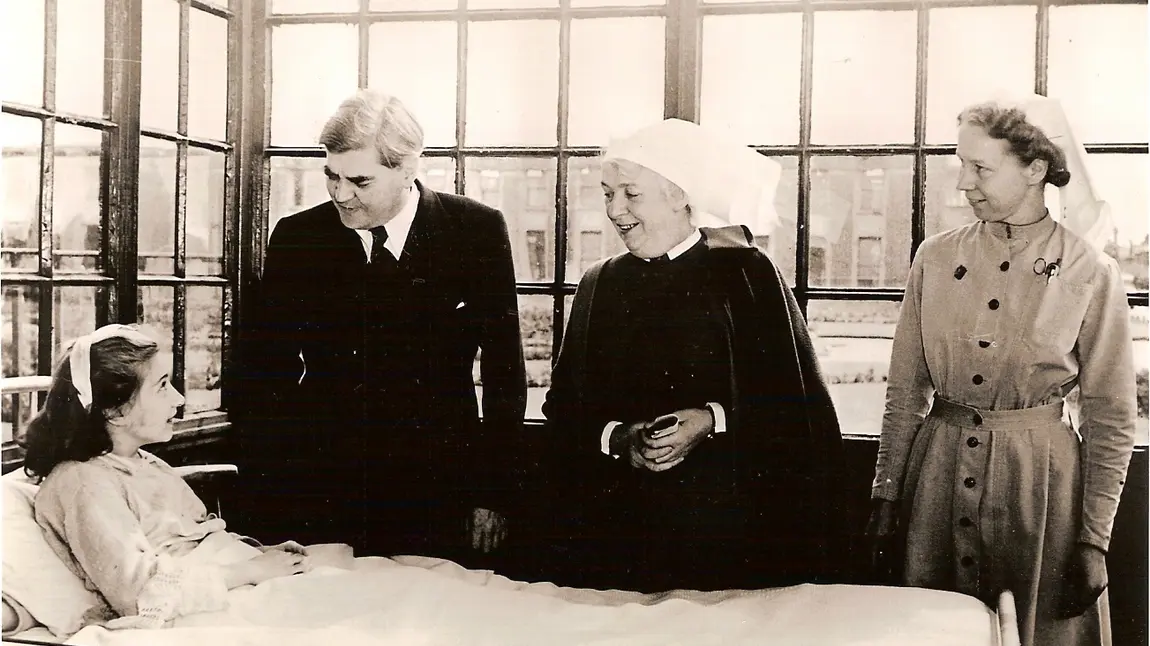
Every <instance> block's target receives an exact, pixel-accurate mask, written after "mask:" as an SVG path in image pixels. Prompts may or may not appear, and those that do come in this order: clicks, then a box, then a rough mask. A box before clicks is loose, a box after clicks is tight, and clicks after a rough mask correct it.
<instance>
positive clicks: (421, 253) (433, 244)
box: [400, 180, 447, 282]
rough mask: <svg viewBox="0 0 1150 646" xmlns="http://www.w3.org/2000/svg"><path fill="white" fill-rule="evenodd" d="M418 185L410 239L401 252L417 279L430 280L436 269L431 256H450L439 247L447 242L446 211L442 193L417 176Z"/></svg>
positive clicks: (402, 259) (401, 259)
mask: <svg viewBox="0 0 1150 646" xmlns="http://www.w3.org/2000/svg"><path fill="white" fill-rule="evenodd" d="M415 187H416V189H417V190H419V206H418V207H417V208H416V210H415V220H414V221H413V222H412V223H411V231H410V232H408V234H407V241H406V242H405V243H404V245H403V253H402V254H401V256H400V265H401V266H403V267H405V268H406V269H407V270H408V271H409V272H411V276H412V278H413V279H414V280H415V281H417V282H418V281H423V282H427V281H428V280H429V279H430V278H432V276H431V272H432V271H433V270H434V269H435V263H433V262H431V260H432V258H443V257H447V256H444V255H442V249H440V247H441V246H442V245H443V244H444V235H443V224H444V222H443V220H444V216H445V213H444V211H443V205H442V204H441V203H440V201H439V196H438V195H436V194H435V191H432V190H430V189H428V188H425V187H424V186H423V185H422V184H420V182H419V180H416V182H415Z"/></svg>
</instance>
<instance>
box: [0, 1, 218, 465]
mask: <svg viewBox="0 0 1150 646" xmlns="http://www.w3.org/2000/svg"><path fill="white" fill-rule="evenodd" d="M233 4H235V5H236V6H237V7H238V6H240V5H239V4H236V3H233ZM10 5H11V6H10V7H9V10H8V11H7V12H6V16H5V21H4V27H3V29H4V36H3V43H4V44H3V47H4V55H5V59H6V60H8V61H18V63H16V62H13V63H12V64H10V65H6V67H5V82H6V89H7V90H8V91H7V92H6V93H5V95H4V103H3V114H2V115H0V128H2V131H3V136H2V141H3V143H4V151H3V168H2V172H3V178H4V185H5V186H4V193H3V195H4V225H3V230H2V232H0V246H2V256H3V260H2V262H3V271H4V274H5V275H4V290H3V291H4V312H3V326H4V347H3V354H4V366H3V374H4V376H5V377H13V376H28V375H36V374H41V375H46V374H50V373H51V369H52V363H53V361H54V358H55V357H57V356H58V355H59V353H60V351H61V348H62V346H63V344H65V343H67V342H68V341H69V340H71V339H73V338H75V337H76V336H78V335H80V334H83V333H86V332H88V331H91V330H92V329H93V328H94V327H95V326H98V325H101V324H104V323H108V322H139V323H142V324H144V325H145V326H146V327H148V328H149V329H150V331H151V333H152V334H153V335H154V336H155V337H156V338H157V339H159V340H160V341H161V344H162V345H163V347H164V348H165V349H167V350H170V351H171V352H172V353H173V357H174V365H175V369H174V374H173V382H174V383H175V384H176V385H177V387H179V388H180V389H181V390H182V391H184V392H185V394H186V395H187V403H186V404H185V405H184V407H183V409H182V410H181V411H180V414H181V417H182V418H183V420H182V421H181V422H180V424H179V426H180V427H181V428H188V427H205V426H209V425H212V424H218V423H219V422H221V421H222V420H223V419H224V418H223V415H222V413H221V412H220V411H221V409H222V406H223V402H222V397H221V386H222V384H223V383H224V379H223V365H224V363H225V348H226V347H227V337H228V332H229V330H228V326H226V325H225V312H228V311H229V307H230V304H231V302H232V299H233V298H234V294H235V291H236V287H237V285H236V282H235V276H236V274H235V269H234V268H235V260H236V258H237V256H238V254H237V252H236V250H235V247H234V245H235V239H234V232H235V222H236V215H235V214H236V211H235V208H234V205H235V200H236V181H235V180H234V179H229V178H233V177H234V176H235V169H236V163H237V160H236V156H235V146H234V144H233V141H234V138H235V133H234V132H233V130H234V127H235V126H234V124H235V123H236V115H237V114H238V113H237V112H236V110H237V108H238V106H237V105H235V102H234V101H233V100H232V97H233V95H234V94H235V90H236V88H237V87H238V85H237V84H238V78H237V77H235V75H234V74H233V72H234V70H235V68H236V65H235V64H234V63H233V62H232V58H230V57H231V56H232V55H234V53H235V52H233V51H232V50H231V48H230V46H229V43H231V42H234V41H235V40H236V39H235V36H234V34H230V31H231V30H233V29H237V28H238V24H237V20H239V18H238V17H237V15H236V14H235V13H234V12H233V10H232V9H230V8H229V7H228V6H227V2H226V1H224V0H221V2H219V3H215V4H213V3H210V2H203V1H201V0H147V1H145V2H141V1H140V0H108V1H107V2H92V1H90V0H38V1H34V2H16V3H10ZM236 33H238V32H236ZM229 246H230V247H229ZM36 405H37V402H36V401H35V398H34V397H33V398H29V397H27V396H24V397H23V398H20V397H13V398H5V401H4V441H5V442H9V441H10V440H12V439H13V437H12V434H13V427H14V425H16V426H17V427H18V426H19V422H22V421H23V420H24V419H26V417H27V415H28V413H29V412H30V411H31V410H32V409H34V408H35V406H36Z"/></svg>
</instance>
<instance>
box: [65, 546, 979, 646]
mask: <svg viewBox="0 0 1150 646" xmlns="http://www.w3.org/2000/svg"><path fill="white" fill-rule="evenodd" d="M355 567H356V569H355V570H354V571H348V570H338V569H335V568H320V569H317V570H314V571H312V572H310V573H308V574H303V575H299V576H295V577H290V578H282V579H274V580H272V581H267V582H265V583H263V584H261V585H259V586H254V587H250V586H249V587H246V588H242V589H237V590H233V591H232V592H231V593H230V599H229V600H230V607H229V609H228V610H227V611H226V612H219V613H205V614H200V615H193V616H189V617H184V618H181V619H178V620H176V621H175V622H173V625H172V626H171V627H168V628H164V629H162V630H123V631H109V630H107V629H104V628H102V627H97V626H89V627H88V628H85V629H84V630H82V631H80V632H79V633H77V634H76V635H75V636H73V638H72V639H70V640H69V641H68V642H67V643H69V644H77V645H82V646H104V645H106V646H157V645H159V646H163V645H171V646H185V645H187V646H193V645H195V646H199V645H201V644H210V645H212V646H224V645H231V644H243V645H245V646H247V645H250V646H293V645H297V644H298V645H300V646H302V645H304V644H308V645H311V644H341V645H358V644H403V645H404V646H407V645H413V646H432V645H439V644H453V645H454V644H475V645H486V644H491V645H493V646H494V645H498V646H510V645H514V644H531V645H533V646H534V645H536V644H548V645H555V646H559V645H567V644H595V645H606V644H628V645H630V644H639V645H644V644H650V645H656V644H657V645H664V644H756V645H758V644H778V645H789V644H795V645H798V644H803V645H807V644H820V645H822V644H828V645H832V644H833V645H844V646H845V645H850V646H871V645H874V646H877V645H879V644H881V645H883V646H898V645H902V644H906V645H910V644H914V645H916V646H918V645H921V644H932V645H937V646H946V645H950V644H953V645H955V646H959V645H961V646H983V645H985V646H991V645H996V644H998V637H997V630H998V629H997V620H996V617H995V614H994V612H993V611H992V610H990V609H989V608H987V607H986V606H985V605H983V604H982V603H981V602H979V601H977V600H976V599H973V598H970V597H966V596H963V595H959V594H954V593H949V592H937V591H930V590H921V589H910V588H880V587H870V586H816V585H800V586H794V587H789V588H777V589H771V590H758V591H748V592H716V593H700V592H674V593H665V594H660V595H641V594H638V593H634V592H619V591H607V592H602V591H596V590H582V589H574V588H559V587H556V586H554V585H551V584H547V583H534V584H526V583H519V582H515V581H511V580H509V579H507V578H505V577H502V576H498V575H493V574H491V573H490V572H485V571H473V570H466V569H464V568H462V567H460V566H458V565H456V564H455V563H451V562H448V561H442V560H438V559H425V558H421V557H397V558H396V559H394V560H393V559H382V558H360V559H356V562H355Z"/></svg>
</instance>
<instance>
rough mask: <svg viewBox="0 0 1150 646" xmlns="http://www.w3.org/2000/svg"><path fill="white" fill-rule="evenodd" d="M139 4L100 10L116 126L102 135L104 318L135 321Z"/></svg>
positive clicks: (107, 98) (113, 0) (108, 98)
mask: <svg viewBox="0 0 1150 646" xmlns="http://www.w3.org/2000/svg"><path fill="white" fill-rule="evenodd" d="M143 1H144V0H110V1H109V2H108V4H107V5H106V10H105V22H104V28H105V32H104V33H105V37H104V51H105V56H104V60H105V65H106V66H107V69H106V74H107V76H106V77H105V84H104V105H105V108H106V111H107V113H108V116H109V118H110V119H111V120H112V122H113V123H115V124H116V127H115V128H113V129H111V130H110V131H109V132H108V139H107V141H108V144H107V148H108V151H107V152H108V155H107V159H106V166H105V167H106V171H105V175H104V178H103V181H104V188H103V190H102V194H103V196H104V197H105V200H104V205H105V206H104V208H105V209H107V219H106V221H105V227H104V231H105V238H104V242H105V246H104V248H105V249H106V250H107V262H106V267H107V271H108V274H109V275H110V276H111V277H112V279H113V282H112V287H111V290H110V292H111V293H110V294H109V308H108V310H109V311H108V318H109V320H111V321H113V322H117V323H134V322H135V321H136V320H137V316H138V312H137V307H138V295H137V293H136V290H137V285H138V278H137V266H138V262H137V255H138V253H139V240H138V239H137V232H138V229H139V222H138V219H137V215H136V212H137V209H136V204H137V202H138V198H139V173H140V56H141V51H142V46H141V38H142V33H143Z"/></svg>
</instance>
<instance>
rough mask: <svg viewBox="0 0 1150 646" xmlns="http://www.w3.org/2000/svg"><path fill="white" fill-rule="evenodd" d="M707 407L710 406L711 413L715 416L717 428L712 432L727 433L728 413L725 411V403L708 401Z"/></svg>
mask: <svg viewBox="0 0 1150 646" xmlns="http://www.w3.org/2000/svg"><path fill="white" fill-rule="evenodd" d="M707 408H710V409H711V414H712V415H714V416H715V429H714V430H713V431H711V432H712V433H726V432H727V413H726V412H724V411H723V405H722V404H719V403H716V402H707Z"/></svg>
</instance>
